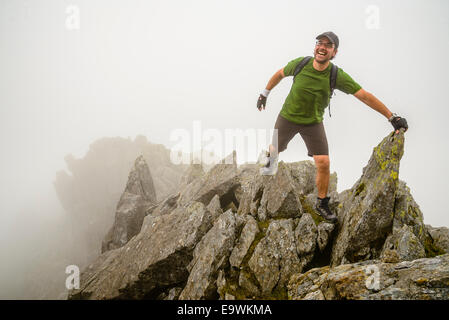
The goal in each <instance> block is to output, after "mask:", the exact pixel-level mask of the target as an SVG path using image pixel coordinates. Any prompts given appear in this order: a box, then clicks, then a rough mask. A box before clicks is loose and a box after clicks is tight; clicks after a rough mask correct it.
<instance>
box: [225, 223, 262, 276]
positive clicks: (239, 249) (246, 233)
mask: <svg viewBox="0 0 449 320" xmlns="http://www.w3.org/2000/svg"><path fill="white" fill-rule="evenodd" d="M245 218H246V224H245V226H244V227H243V230H242V233H241V235H240V239H239V241H238V242H237V244H236V246H235V247H234V249H233V250H232V253H231V256H230V257H229V262H230V264H231V266H233V267H237V268H239V267H240V264H241V263H242V261H243V258H244V257H245V255H246V254H247V253H248V249H249V247H250V246H251V244H252V243H253V241H254V238H255V237H256V234H257V233H258V232H259V227H258V226H257V221H256V219H254V218H253V217H252V216H250V215H246V216H245Z"/></svg>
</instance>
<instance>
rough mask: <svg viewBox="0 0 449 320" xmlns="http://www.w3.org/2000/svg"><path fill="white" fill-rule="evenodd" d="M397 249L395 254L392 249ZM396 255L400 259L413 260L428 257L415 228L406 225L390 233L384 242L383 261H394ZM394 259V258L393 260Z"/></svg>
mask: <svg viewBox="0 0 449 320" xmlns="http://www.w3.org/2000/svg"><path fill="white" fill-rule="evenodd" d="M392 250H393V251H396V252H397V254H396V255H394V254H393V253H392V252H391V251H392ZM391 255H394V256H395V258H396V259H397V260H398V261H411V260H416V259H419V258H425V257H426V251H425V249H424V246H423V245H422V244H421V242H420V241H419V239H418V238H417V237H416V236H415V234H414V233H413V229H412V228H411V227H410V226H408V225H404V226H403V227H402V229H401V230H399V231H396V232H394V233H393V234H392V235H390V236H389V237H388V238H387V240H386V241H385V243H384V246H383V250H382V253H381V255H380V258H381V259H382V260H383V261H394V258H392V257H391ZM392 259H393V260H392Z"/></svg>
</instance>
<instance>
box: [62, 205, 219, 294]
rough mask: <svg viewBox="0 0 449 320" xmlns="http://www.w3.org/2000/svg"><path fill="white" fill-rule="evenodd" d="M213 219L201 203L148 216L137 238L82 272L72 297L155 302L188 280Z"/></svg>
mask: <svg viewBox="0 0 449 320" xmlns="http://www.w3.org/2000/svg"><path fill="white" fill-rule="evenodd" d="M213 216H214V214H212V213H210V212H209V211H208V210H207V209H206V207H205V206H204V204H202V203H200V202H192V203H191V204H190V205H189V206H186V207H177V208H176V209H175V210H173V211H172V212H171V213H169V214H166V215H162V216H151V215H148V216H146V217H145V219H144V223H143V225H142V230H141V232H140V233H139V234H138V235H137V236H135V237H134V238H132V239H131V240H130V241H129V242H128V243H127V244H126V245H125V246H123V247H121V248H118V249H115V250H112V251H108V252H106V253H105V254H102V255H101V256H100V257H99V258H98V259H97V261H96V262H95V263H94V264H93V265H92V267H91V268H88V269H87V270H85V271H84V272H83V273H82V274H81V277H80V280H81V287H80V289H78V290H74V291H73V292H71V294H70V296H69V298H70V299H80V298H81V299H117V298H118V299H142V298H153V299H154V298H156V297H157V296H158V295H159V294H160V292H161V291H163V290H164V289H165V288H169V287H176V286H177V285H179V284H180V283H182V282H185V281H186V280H187V278H188V276H189V273H188V271H187V268H186V267H187V265H188V264H189V263H190V261H191V260H192V257H193V250H194V248H195V246H196V244H197V243H198V242H199V241H200V240H201V239H202V237H203V236H204V235H205V234H206V233H207V231H209V229H210V228H211V227H212V221H213Z"/></svg>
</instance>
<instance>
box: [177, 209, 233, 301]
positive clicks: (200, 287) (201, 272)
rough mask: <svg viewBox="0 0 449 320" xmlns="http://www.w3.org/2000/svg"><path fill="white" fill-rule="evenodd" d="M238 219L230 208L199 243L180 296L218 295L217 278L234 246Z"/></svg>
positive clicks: (210, 296) (182, 297)
mask: <svg viewBox="0 0 449 320" xmlns="http://www.w3.org/2000/svg"><path fill="white" fill-rule="evenodd" d="M238 224H239V223H238V222H237V221H236V217H235V215H234V213H233V212H232V211H231V210H229V211H226V212H225V213H223V214H222V215H221V216H220V217H219V218H218V219H217V221H216V222H215V224H214V226H213V227H212V228H211V229H210V230H209V232H208V233H207V234H206V235H205V236H204V238H203V239H202V240H201V241H200V242H199V243H198V245H197V246H196V248H195V250H194V252H193V260H192V262H191V265H192V267H191V271H190V275H189V278H188V280H187V284H186V286H185V288H184V290H183V291H182V292H181V295H180V296H179V299H181V300H187V299H190V300H191V299H193V300H198V299H213V298H215V297H216V295H217V284H216V279H217V276H218V271H219V269H221V268H223V267H224V266H225V264H226V262H227V259H228V258H229V255H230V253H231V250H232V248H233V246H234V241H235V238H236V233H237V230H238Z"/></svg>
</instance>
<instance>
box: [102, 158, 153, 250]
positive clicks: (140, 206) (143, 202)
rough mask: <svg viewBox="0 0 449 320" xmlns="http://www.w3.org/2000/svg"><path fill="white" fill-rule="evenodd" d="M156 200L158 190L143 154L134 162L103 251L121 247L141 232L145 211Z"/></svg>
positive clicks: (103, 245)
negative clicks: (155, 187)
mask: <svg viewBox="0 0 449 320" xmlns="http://www.w3.org/2000/svg"><path fill="white" fill-rule="evenodd" d="M155 202H156V191H155V189H154V184H153V179H152V177H151V173H150V169H149V168H148V165H147V163H146V162H145V159H144V158H143V156H140V157H138V158H137V159H136V161H135V162H134V167H133V169H132V170H131V172H130V173H129V177H128V182H127V184H126V188H125V191H124V192H123V194H122V196H121V198H120V201H119V203H118V205H117V210H116V213H115V221H114V225H113V226H112V228H111V230H110V231H109V232H108V234H107V235H106V237H105V239H104V240H103V244H102V248H101V251H102V252H105V251H108V250H112V249H116V248H119V247H121V246H123V245H125V244H126V243H127V242H128V241H129V240H130V239H131V238H132V237H134V236H135V235H136V234H138V233H139V231H140V228H141V226H142V222H143V218H144V217H145V211H146V209H147V207H148V206H150V205H151V204H154V203H155Z"/></svg>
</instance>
